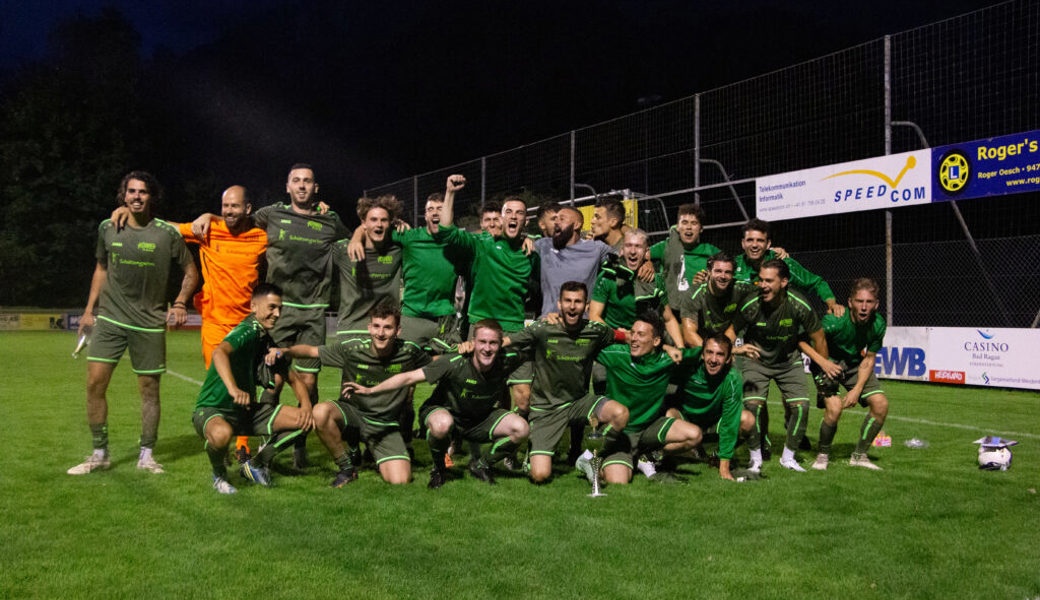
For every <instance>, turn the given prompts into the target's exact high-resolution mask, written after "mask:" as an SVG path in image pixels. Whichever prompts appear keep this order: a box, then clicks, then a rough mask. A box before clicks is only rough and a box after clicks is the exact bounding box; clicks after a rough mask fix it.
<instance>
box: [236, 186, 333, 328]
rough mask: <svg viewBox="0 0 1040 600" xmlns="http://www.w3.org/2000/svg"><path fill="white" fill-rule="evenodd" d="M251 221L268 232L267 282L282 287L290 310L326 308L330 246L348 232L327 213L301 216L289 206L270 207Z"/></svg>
mask: <svg viewBox="0 0 1040 600" xmlns="http://www.w3.org/2000/svg"><path fill="white" fill-rule="evenodd" d="M253 220H254V221H256V224H257V226H259V227H260V228H262V229H264V230H265V231H266V232H267V281H269V282H270V283H274V284H277V285H278V286H279V287H281V288H282V292H283V294H282V302H283V304H285V305H286V306H292V307H293V308H328V306H329V293H330V291H331V290H332V268H333V264H332V245H333V242H335V241H336V240H341V239H343V238H347V237H350V230H349V229H347V227H346V226H345V225H343V222H342V221H340V220H339V215H337V214H336V213H335V212H333V211H331V210H330V211H329V212H327V213H325V214H323V215H318V214H314V215H303V214H300V213H298V212H296V211H294V210H293V209H292V205H291V204H272V205H270V206H265V207H263V208H261V209H260V210H258V211H256V214H254V215H253Z"/></svg>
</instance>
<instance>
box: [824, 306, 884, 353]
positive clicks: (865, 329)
mask: <svg viewBox="0 0 1040 600" xmlns="http://www.w3.org/2000/svg"><path fill="white" fill-rule="evenodd" d="M887 327H888V326H887V324H886V323H885V319H883V318H882V317H881V315H879V314H877V313H874V318H873V319H871V320H869V321H867V322H866V323H862V324H857V323H854V322H853V321H852V311H851V310H846V311H845V314H844V315H842V316H841V317H835V316H834V315H831V314H827V315H824V316H823V333H824V335H826V336H827V351H828V352H829V353H830V358H831V360H833V361H835V362H839V361H845V364H846V365H848V366H850V367H855V366H856V365H858V364H859V363H860V362H862V361H863V354H864V353H865V352H877V351H878V350H880V349H881V345H882V343H883V342H884V339H885V330H886V328H887Z"/></svg>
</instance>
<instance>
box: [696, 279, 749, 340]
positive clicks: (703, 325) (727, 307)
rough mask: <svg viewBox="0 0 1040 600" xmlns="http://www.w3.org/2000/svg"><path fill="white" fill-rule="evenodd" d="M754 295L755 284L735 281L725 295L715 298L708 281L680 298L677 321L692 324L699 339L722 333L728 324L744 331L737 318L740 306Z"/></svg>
mask: <svg viewBox="0 0 1040 600" xmlns="http://www.w3.org/2000/svg"><path fill="white" fill-rule="evenodd" d="M757 293H758V288H757V287H755V286H754V285H751V284H750V283H746V282H742V281H734V282H733V283H732V284H731V285H730V286H729V289H727V290H726V291H725V292H724V293H722V294H720V295H715V294H713V293H712V286H711V285H710V282H705V283H702V284H700V285H699V286H697V289H695V290H694V291H693V293H692V294H689V295H687V296H685V297H684V298H683V301H682V304H681V305H680V307H679V313H680V315H681V317H680V318H683V319H690V320H693V321H695V322H696V323H697V335H699V336H701V339H707V338H709V337H712V336H714V335H718V334H720V333H723V332H725V331H726V329H727V328H728V327H729V326H730V325H733V328H734V329H735V330H736V331H740V330H741V329H743V323H741V322H740V319H739V317H740V307H741V306H743V305H744V303H746V302H747V301H748V299H749V298H750V297H751V296H752V295H755V294H757Z"/></svg>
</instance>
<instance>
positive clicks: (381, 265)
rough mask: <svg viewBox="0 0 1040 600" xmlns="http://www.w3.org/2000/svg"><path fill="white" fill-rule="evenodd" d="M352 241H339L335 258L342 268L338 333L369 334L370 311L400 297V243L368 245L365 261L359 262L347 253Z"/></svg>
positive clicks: (334, 254) (334, 251) (339, 267)
mask: <svg viewBox="0 0 1040 600" xmlns="http://www.w3.org/2000/svg"><path fill="white" fill-rule="evenodd" d="M349 244H350V242H349V240H340V241H338V242H336V245H335V246H334V248H333V261H334V262H335V264H336V270H337V271H339V320H338V321H337V325H336V333H337V334H338V335H344V334H349V333H364V334H367V333H368V311H370V310H372V307H373V306H375V304H376V302H378V301H379V300H381V299H383V298H386V297H389V298H393V299H394V301H395V302H396V301H397V300H398V299H399V298H400V297H401V246H400V245H399V244H394V243H389V244H386V245H385V246H383V247H382V248H378V249H377V248H365V260H363V261H361V262H356V261H353V260H351V259H350V256H349V255H348V254H347V246H349Z"/></svg>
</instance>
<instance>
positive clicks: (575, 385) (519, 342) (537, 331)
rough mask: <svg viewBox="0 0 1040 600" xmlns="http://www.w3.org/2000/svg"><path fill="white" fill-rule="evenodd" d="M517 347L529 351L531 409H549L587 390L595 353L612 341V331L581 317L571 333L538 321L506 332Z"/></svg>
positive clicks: (581, 395) (559, 326)
mask: <svg viewBox="0 0 1040 600" xmlns="http://www.w3.org/2000/svg"><path fill="white" fill-rule="evenodd" d="M509 341H510V343H511V344H512V345H513V346H516V348H517V349H520V350H529V351H530V354H531V356H532V358H533V360H534V381H533V382H532V384H531V408H532V409H533V410H550V409H553V408H557V407H559V406H562V405H564V404H568V403H570V402H574V401H575V400H578V399H580V398H581V397H583V396H584V395H585V394H587V393H588V391H589V377H590V376H591V375H592V364H593V361H594V360H595V356H596V354H597V353H599V351H600V350H601V349H603V348H606V347H607V346H608V345H609V344H611V343H612V342H613V341H614V331H613V330H612V329H611V328H609V327H607V326H606V325H604V324H603V323H597V322H594V321H587V320H583V321H582V323H581V325H580V327H579V328H578V329H577V331H575V332H573V333H572V332H569V331H567V330H566V329H564V328H563V326H562V325H550V324H549V323H547V322H545V321H538V322H536V323H533V324H531V325H530V326H528V327H525V328H524V329H521V330H520V331H514V332H511V333H510V334H509Z"/></svg>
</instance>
